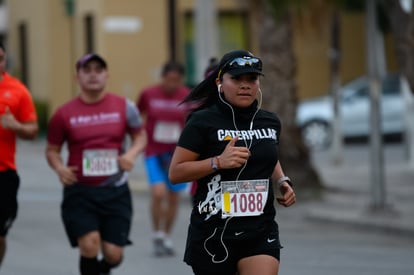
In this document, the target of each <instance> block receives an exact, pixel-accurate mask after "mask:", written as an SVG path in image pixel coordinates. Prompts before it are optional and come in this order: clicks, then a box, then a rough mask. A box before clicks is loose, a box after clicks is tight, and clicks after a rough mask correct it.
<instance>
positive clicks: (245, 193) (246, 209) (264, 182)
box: [221, 179, 269, 219]
mask: <svg viewBox="0 0 414 275" xmlns="http://www.w3.org/2000/svg"><path fill="white" fill-rule="evenodd" d="M268 191H269V180H268V179H260V180H238V181H222V182H221V203H222V205H221V210H222V211H221V212H222V214H221V217H222V218H223V219H224V218H227V217H247V216H259V215H261V214H263V209H264V206H265V204H266V202H267V195H268Z"/></svg>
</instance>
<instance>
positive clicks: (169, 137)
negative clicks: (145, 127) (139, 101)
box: [154, 121, 181, 144]
mask: <svg viewBox="0 0 414 275" xmlns="http://www.w3.org/2000/svg"><path fill="white" fill-rule="evenodd" d="M180 134H181V125H180V123H178V122H167V121H159V122H157V124H155V129H154V140H155V141H156V142H159V143H168V144H170V143H177V141H178V139H179V138H180Z"/></svg>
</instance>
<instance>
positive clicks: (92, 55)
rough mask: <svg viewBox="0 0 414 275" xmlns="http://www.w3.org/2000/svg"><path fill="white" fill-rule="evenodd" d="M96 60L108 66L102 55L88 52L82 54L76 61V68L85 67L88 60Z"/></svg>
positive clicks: (105, 66) (103, 65)
mask: <svg viewBox="0 0 414 275" xmlns="http://www.w3.org/2000/svg"><path fill="white" fill-rule="evenodd" d="M92 60H95V61H98V62H99V63H100V64H101V65H102V67H103V68H105V69H106V68H107V65H106V61H105V59H103V58H102V57H101V56H100V55H98V54H95V53H88V54H85V55H84V56H82V57H81V58H80V59H79V60H78V62H76V70H77V71H79V69H80V68H82V67H84V66H85V65H86V64H87V63H88V62H90V61H92Z"/></svg>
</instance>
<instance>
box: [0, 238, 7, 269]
mask: <svg viewBox="0 0 414 275" xmlns="http://www.w3.org/2000/svg"><path fill="white" fill-rule="evenodd" d="M6 245H7V244H6V237H3V236H0V267H1V263H2V261H3V258H4V254H6Z"/></svg>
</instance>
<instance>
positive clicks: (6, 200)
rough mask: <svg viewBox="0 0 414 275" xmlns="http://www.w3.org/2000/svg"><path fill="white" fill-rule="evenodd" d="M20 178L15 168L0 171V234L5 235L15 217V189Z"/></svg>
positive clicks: (17, 187) (16, 189) (17, 188)
mask: <svg viewBox="0 0 414 275" xmlns="http://www.w3.org/2000/svg"><path fill="white" fill-rule="evenodd" d="M19 185H20V179H19V176H18V175H17V172H16V171H15V170H6V171H1V172H0V236H2V237H4V236H6V235H7V232H8V231H9V229H10V227H11V225H12V224H13V221H14V220H15V219H16V217H17V206H18V205H17V191H18V190H19Z"/></svg>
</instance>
